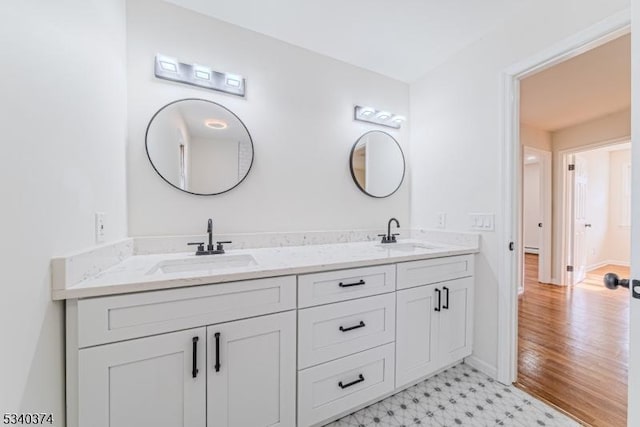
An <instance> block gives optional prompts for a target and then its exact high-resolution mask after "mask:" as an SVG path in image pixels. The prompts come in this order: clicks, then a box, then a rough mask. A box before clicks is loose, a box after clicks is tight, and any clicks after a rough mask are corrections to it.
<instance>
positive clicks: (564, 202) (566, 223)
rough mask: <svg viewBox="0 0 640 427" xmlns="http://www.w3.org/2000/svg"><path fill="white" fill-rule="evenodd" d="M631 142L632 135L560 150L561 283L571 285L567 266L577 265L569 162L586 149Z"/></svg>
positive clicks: (558, 172)
mask: <svg viewBox="0 0 640 427" xmlns="http://www.w3.org/2000/svg"><path fill="white" fill-rule="evenodd" d="M628 143H631V136H625V137H622V138H615V139H609V140H605V141H601V142H595V143H593V144H586V145H581V146H578V147H573V148H567V149H565V150H560V151H558V158H559V159H561V160H562V161H561V162H558V168H559V169H556V170H555V173H557V174H559V176H561V177H562V180H561V183H562V188H561V190H560V191H561V193H560V195H561V203H560V205H559V206H558V208H559V209H560V211H559V218H560V224H558V233H559V235H560V236H561V246H560V259H561V260H562V261H561V265H560V268H561V272H560V282H559V283H558V284H559V285H567V286H568V285H571V284H572V283H571V281H572V278H571V274H570V273H569V272H568V271H567V269H566V266H567V265H569V264H568V263H573V264H574V265H575V260H573V259H571V258H570V254H571V251H570V248H571V247H572V246H573V238H574V236H573V233H572V232H571V227H572V223H573V218H572V215H571V209H572V204H573V203H574V202H573V200H572V192H573V189H572V188H571V179H570V175H569V170H568V169H569V164H570V163H571V160H570V158H571V156H573V155H576V154H580V153H584V152H586V151H591V150H597V149H598V148H604V147H610V146H612V145H621V144H628Z"/></svg>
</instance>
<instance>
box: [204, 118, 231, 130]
mask: <svg viewBox="0 0 640 427" xmlns="http://www.w3.org/2000/svg"><path fill="white" fill-rule="evenodd" d="M204 124H205V126H206V127H208V128H211V129H216V130H222V129H226V128H227V127H228V125H227V122H225V121H224V120H218V119H209V120H206V121H205V122H204Z"/></svg>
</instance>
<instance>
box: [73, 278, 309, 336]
mask: <svg viewBox="0 0 640 427" xmlns="http://www.w3.org/2000/svg"><path fill="white" fill-rule="evenodd" d="M295 308H296V278H295V276H285V277H274V278H268V279H258V280H246V281H240V282H229V283H221V284H216V285H203V286H191V287H187V288H179V289H171V290H165V291H152V292H143V293H138V294H128V295H116V296H108V297H99V298H88V299H81V300H79V301H78V344H79V347H88V346H93V345H98V344H104V343H109V342H114V341H122V340H127V339H131V338H138V337H143V336H149V335H155V334H159V333H164V332H170V331H177V330H181V329H187V328H193V327H197V326H205V325H211V324H214V323H221V322H227V321H230V320H235V319H242V318H246V317H253V316H259V315H262V314H268V313H275V312H280V311H285V310H292V309H295Z"/></svg>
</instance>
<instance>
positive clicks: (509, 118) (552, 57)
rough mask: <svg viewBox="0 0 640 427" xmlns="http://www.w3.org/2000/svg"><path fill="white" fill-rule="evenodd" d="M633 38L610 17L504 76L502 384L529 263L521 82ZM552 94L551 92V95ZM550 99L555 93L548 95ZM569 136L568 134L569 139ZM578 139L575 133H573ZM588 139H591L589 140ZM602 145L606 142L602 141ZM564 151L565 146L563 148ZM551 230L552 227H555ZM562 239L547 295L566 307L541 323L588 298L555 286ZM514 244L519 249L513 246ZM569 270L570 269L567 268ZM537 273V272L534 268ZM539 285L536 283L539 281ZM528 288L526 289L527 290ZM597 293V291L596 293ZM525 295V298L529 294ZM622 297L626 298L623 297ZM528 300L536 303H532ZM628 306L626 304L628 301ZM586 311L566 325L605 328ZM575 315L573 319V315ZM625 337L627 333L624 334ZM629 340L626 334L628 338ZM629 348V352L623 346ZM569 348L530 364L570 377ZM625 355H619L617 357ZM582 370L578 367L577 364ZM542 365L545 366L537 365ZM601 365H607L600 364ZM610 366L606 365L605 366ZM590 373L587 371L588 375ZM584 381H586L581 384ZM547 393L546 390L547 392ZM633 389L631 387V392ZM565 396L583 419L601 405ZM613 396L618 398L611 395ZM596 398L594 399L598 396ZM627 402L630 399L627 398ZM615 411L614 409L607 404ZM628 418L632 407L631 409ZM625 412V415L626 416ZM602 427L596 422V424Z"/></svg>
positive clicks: (512, 371) (512, 354)
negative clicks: (581, 409)
mask: <svg viewBox="0 0 640 427" xmlns="http://www.w3.org/2000/svg"><path fill="white" fill-rule="evenodd" d="M628 33H629V16H628V14H621V15H620V16H617V17H612V18H611V19H609V20H606V21H603V22H601V23H599V24H597V25H594V26H593V27H592V28H590V29H588V30H586V31H584V32H582V33H580V34H578V35H576V36H575V37H573V38H571V39H568V40H566V42H563V43H560V44H559V45H558V46H554V47H553V48H551V49H549V50H548V51H545V52H542V53H541V54H539V55H536V56H534V57H532V58H530V59H528V60H526V61H523V62H522V63H519V64H515V65H514V66H512V67H510V68H509V69H507V70H505V73H504V89H505V90H504V100H503V105H504V110H503V120H504V125H505V133H504V138H503V141H504V147H503V148H504V151H503V152H504V158H503V166H504V168H503V176H504V180H503V197H502V200H503V206H504V219H505V221H504V224H503V228H502V230H501V237H502V238H503V239H504V242H505V246H504V251H505V252H504V260H505V262H504V263H502V264H501V265H500V266H499V276H500V287H499V293H500V297H499V298H500V301H501V303H500V307H499V324H498V328H499V339H498V361H497V376H498V379H499V380H500V381H501V382H513V381H515V380H516V379H517V378H518V356H519V353H518V348H517V343H518V320H519V319H518V314H519V313H518V292H517V291H518V288H517V284H519V282H520V281H522V280H524V279H525V278H523V276H524V275H523V274H522V273H523V272H524V267H525V263H526V258H525V255H524V245H523V244H522V243H523V240H522V238H523V223H522V209H523V203H522V202H523V199H522V197H523V194H522V184H523V170H522V165H521V162H522V152H523V149H522V147H521V146H520V144H518V141H520V121H519V120H520V115H521V111H520V108H521V106H520V105H519V101H520V99H519V96H520V95H521V93H520V89H521V83H522V81H523V80H524V79H525V78H527V77H530V76H533V75H534V74H536V73H539V72H540V71H543V70H546V69H548V68H550V67H553V66H555V65H558V64H560V63H563V62H565V61H566V60H568V59H571V58H575V57H577V56H578V55H580V54H582V53H585V52H588V51H590V50H592V49H594V48H597V47H599V46H602V45H604V44H606V43H608V42H610V41H613V40H615V39H618V38H619V37H621V36H624V35H626V34H628ZM548 93H549V92H548ZM550 93H551V94H552V95H553V94H554V92H553V91H551V92H550ZM587 134H588V136H590V137H592V136H594V135H595V133H594V132H588V133H587ZM565 136H566V135H565ZM574 136H575V134H574ZM587 139H588V138H587ZM600 140H602V139H600ZM565 148H566V147H565ZM547 149H551V150H552V151H553V152H554V161H553V175H554V184H553V186H554V189H555V187H556V185H558V184H557V183H558V182H559V181H558V180H556V179H555V177H557V176H559V175H561V174H558V173H557V168H559V167H561V166H560V164H561V162H560V161H557V160H556V156H555V154H556V151H558V150H559V148H558V147H554V148H551V147H548V148H547ZM556 207H557V204H555V203H554V212H553V218H554V224H555V223H556V221H555V220H556V219H557V220H558V221H561V220H562V218H559V217H558V215H559V213H558V212H557V211H556V210H555V208H556ZM552 227H553V225H552ZM563 240H564V238H563V237H562V236H560V235H558V234H557V233H555V232H554V235H553V243H552V253H553V262H552V264H553V265H552V278H551V281H550V283H553V284H554V285H544V286H545V289H546V290H552V291H560V290H562V291H564V292H565V295H564V296H565V297H566V299H565V300H564V304H563V303H562V302H561V303H560V305H555V306H554V305H553V304H551V305H550V306H549V307H548V310H547V312H546V315H545V316H539V317H538V319H537V320H538V323H539V324H540V325H542V324H543V323H544V322H543V320H548V319H550V317H549V315H550V314H552V313H553V312H554V310H555V309H556V308H557V307H559V306H566V304H567V303H571V302H573V301H574V300H576V299H578V300H580V299H582V300H587V299H588V298H585V297H584V295H582V294H581V293H580V291H579V289H580V286H564V287H560V286H557V285H561V284H562V281H563V275H564V274H563V272H562V266H563V264H565V262H566V259H563V258H561V257H558V256H557V251H558V249H557V248H558V247H561V246H562V242H563ZM514 243H516V244H514ZM564 267H566V265H564ZM535 270H537V268H536V269H535ZM535 283H536V284H537V283H538V281H537V280H535ZM526 287H527V286H526V284H525V290H526ZM598 289H599V291H600V294H602V293H603V292H605V291H606V289H605V288H604V287H603V286H601V285H600V287H599V288H598ZM594 293H595V292H594ZM525 295H526V293H525ZM622 295H623V298H624V297H625V296H626V295H625V294H624V293H622ZM529 299H530V300H532V299H534V298H529ZM627 301H628V299H627ZM586 310H587V315H586V317H585V318H583V319H582V322H581V321H580V318H579V316H577V315H576V312H575V311H574V312H569V313H567V315H568V316H569V317H566V318H565V320H566V321H567V323H566V324H567V325H574V326H575V325H580V324H581V323H582V324H583V325H587V324H589V325H590V326H591V327H592V328H595V327H596V325H600V327H601V329H602V326H603V323H602V322H596V324H591V323H589V322H590V321H591V320H592V319H593V316H592V314H593V313H592V312H591V310H590V309H586ZM627 310H628V309H623V310H619V312H622V313H623V318H624V319H627V320H626V322H627V325H628V311H627ZM571 313H573V314H571ZM618 320H621V319H617V320H613V321H609V322H608V324H609V326H610V327H617V328H618V329H617V330H618V331H622V332H624V328H625V326H624V325H622V324H621V325H618V326H616V324H617V323H618ZM560 325H561V323H560V324H558V325H555V326H554V325H553V323H551V322H548V323H547V324H546V325H545V326H546V330H550V331H551V332H554V328H556V330H555V332H556V333H552V335H550V336H552V337H560V336H561V335H562V331H561V330H560V328H559V326H560ZM568 330H569V331H570V332H571V331H573V332H580V333H579V334H578V335H581V336H582V337H588V336H589V335H590V333H591V332H590V331H589V330H588V329H580V327H574V328H573V329H571V328H569V329H568ZM623 335H624V334H623ZM625 336H626V335H625ZM542 337H543V335H539V337H538V338H539V339H541V340H542V341H544V339H543V338H542ZM625 344H626V345H628V343H623V345H625ZM625 348H626V347H625ZM570 351H571V348H570V347H567V346H565V347H564V349H563V351H560V352H559V353H557V354H556V355H555V357H550V356H549V355H546V356H545V355H542V356H541V357H540V358H538V359H531V360H530V362H531V364H532V365H534V366H535V365H536V363H535V362H536V361H537V362H540V361H549V362H550V363H551V365H548V366H546V368H545V369H543V370H542V371H546V372H549V371H552V370H555V372H557V373H562V372H566V371H564V369H565V367H564V366H562V364H559V363H558V362H560V361H562V360H561V359H562V356H563V355H564V354H565V353H566V352H570ZM618 356H625V352H619V353H618V354H617V355H616V356H615V357H618ZM574 365H575V366H578V364H574ZM538 366H541V365H538ZM600 366H603V365H600ZM605 366H606V365H605ZM583 367H584V368H585V369H588V367H587V366H583ZM585 372H586V371H585ZM581 378H582V380H581ZM615 378H624V379H625V381H626V370H624V372H617V373H616V375H615ZM572 381H573V382H574V383H575V384H583V385H584V383H585V379H584V376H583V375H581V376H575V377H574V378H573V379H572ZM594 384H598V385H599V386H600V387H599V389H598V392H600V394H602V395H605V394H606V393H602V390H607V391H609V389H607V388H606V386H603V385H602V382H601V381H600V382H595V383H594V382H593V381H591V385H592V386H593V385H594ZM615 387H616V390H618V389H620V390H623V391H624V393H625V394H626V387H619V386H615ZM547 389H548V388H547ZM631 389H633V387H631ZM560 391H561V392H563V393H564V394H565V395H569V394H571V395H572V396H573V400H572V402H580V401H581V400H582V403H583V404H584V405H585V407H588V408H587V409H588V410H587V411H586V412H585V414H590V413H591V412H590V411H592V409H593V408H594V407H596V406H597V405H598V404H597V403H596V404H590V400H589V399H584V400H583V399H580V398H579V396H581V395H586V394H585V392H584V390H580V391H574V393H571V392H569V391H567V390H566V389H564V391H563V390H560ZM609 394H611V395H613V394H614V393H613V392H612V393H609ZM593 396H596V394H594V395H593ZM543 398H544V397H543ZM624 400H625V403H626V398H625V399H624ZM609 406H611V405H609ZM629 411H630V413H632V412H633V411H631V408H630V409H629ZM621 412H624V413H625V415H626V411H624V410H623V411H621ZM605 418H607V417H606V416H603V417H601V418H600V422H601V423H602V422H603V421H602V420H603V419H605ZM607 419H608V421H607V423H606V424H601V425H612V424H611V420H612V419H611V418H607ZM595 424H596V425H598V423H597V422H596V423H595ZM613 425H615V424H613Z"/></svg>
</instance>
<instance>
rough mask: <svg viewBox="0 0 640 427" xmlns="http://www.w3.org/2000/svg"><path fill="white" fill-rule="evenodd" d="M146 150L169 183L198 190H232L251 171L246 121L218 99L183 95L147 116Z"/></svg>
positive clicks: (153, 163) (250, 141) (183, 189)
mask: <svg viewBox="0 0 640 427" xmlns="http://www.w3.org/2000/svg"><path fill="white" fill-rule="evenodd" d="M146 147H147V155H148V156H149V160H150V161H151V164H152V165H153V168H154V169H155V170H156V172H158V174H159V175H160V176H161V177H162V178H163V179H164V180H165V181H167V182H168V183H169V184H171V185H172V186H174V187H176V188H178V189H180V190H182V191H186V192H188V193H193V194H199V195H212V194H220V193H224V192H226V191H229V190H231V189H232V188H234V187H235V186H237V185H238V184H240V182H242V180H244V178H245V177H246V176H247V174H248V173H249V170H250V169H251V165H252V164H253V142H252V140H251V135H249V131H248V130H247V128H246V127H245V125H244V123H242V121H241V120H240V119H239V118H238V117H237V116H236V115H235V114H233V113H232V112H231V111H230V110H228V109H226V108H225V107H223V106H222V105H220V104H216V103H215V102H211V101H207V100H204V99H182V100H179V101H175V102H172V103H170V104H168V105H166V106H164V107H162V108H161V109H160V110H159V111H158V112H157V113H156V114H155V115H154V116H153V117H152V118H151V121H150V122H149V126H148V127H147V135H146Z"/></svg>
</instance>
